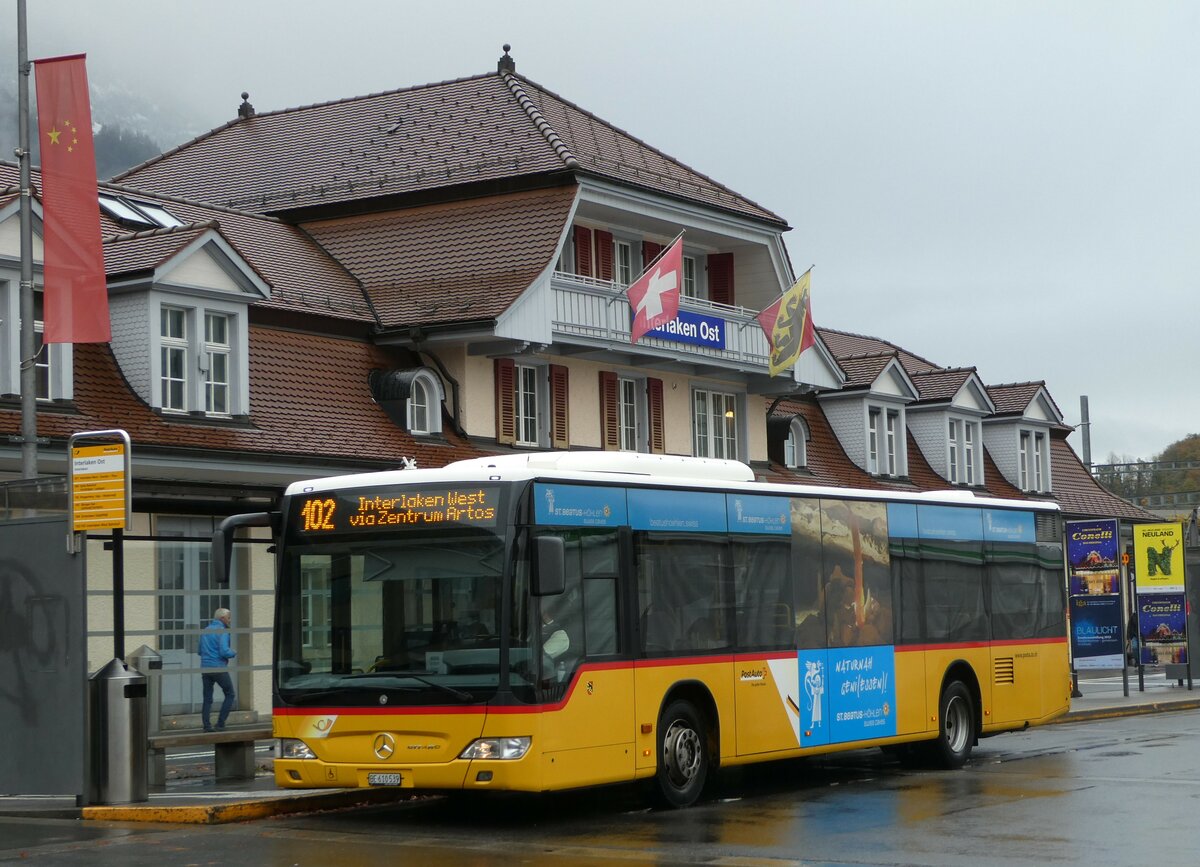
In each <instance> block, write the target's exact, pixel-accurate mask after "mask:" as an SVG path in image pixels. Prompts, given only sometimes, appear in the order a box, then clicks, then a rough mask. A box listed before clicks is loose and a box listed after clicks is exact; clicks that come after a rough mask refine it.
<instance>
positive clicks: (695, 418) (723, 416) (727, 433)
mask: <svg viewBox="0 0 1200 867" xmlns="http://www.w3.org/2000/svg"><path fill="white" fill-rule="evenodd" d="M744 403H745V398H744V396H743V395H740V394H735V393H733V392H728V391H722V390H720V389H716V388H706V387H701V386H697V387H693V388H692V454H693V455H695V456H696V457H698V458H723V459H725V460H734V461H736V460H741V458H740V457H739V449H740V445H741V439H742V432H741V421H742V418H743V416H744V409H743V407H744Z"/></svg>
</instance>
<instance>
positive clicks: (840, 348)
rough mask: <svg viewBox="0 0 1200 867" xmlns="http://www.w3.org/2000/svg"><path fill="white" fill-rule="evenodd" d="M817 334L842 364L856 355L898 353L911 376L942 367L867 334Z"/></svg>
mask: <svg viewBox="0 0 1200 867" xmlns="http://www.w3.org/2000/svg"><path fill="white" fill-rule="evenodd" d="M817 333H818V334H820V335H821V339H822V340H823V341H825V345H826V346H827V347H828V348H829V351H830V352H832V353H833V356H834V358H836V359H837V360H838V362H839V363H840V362H841V360H842V359H843V358H849V357H851V356H855V355H876V354H879V353H892V352H894V353H897V355H898V357H899V359H900V363H901V364H903V365H904V369H905V371H907V372H908V374H909V375H910V376H911V375H912V374H914V373H921V372H923V371H927V370H939V369H940V366H939V365H937V364H934V363H933V362H932V361H929V360H928V359H925V358H922V357H921V356H919V355H913V354H912V353H911V352H909V351H908V350H906V349H904V348H902V347H900V346H897V345H896V344H894V343H889V342H888V341H886V340H881V339H879V338H878V337H868V336H866V335H865V334H853V333H851V332H849V331H838V330H836V329H833V328H817Z"/></svg>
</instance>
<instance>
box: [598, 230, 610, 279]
mask: <svg viewBox="0 0 1200 867" xmlns="http://www.w3.org/2000/svg"><path fill="white" fill-rule="evenodd" d="M596 276H597V277H599V278H600V279H601V280H611V279H612V278H613V240H612V232H604V231H601V230H600V229H597V230H596Z"/></svg>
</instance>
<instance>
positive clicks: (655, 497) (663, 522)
mask: <svg viewBox="0 0 1200 867" xmlns="http://www.w3.org/2000/svg"><path fill="white" fill-rule="evenodd" d="M627 496H628V498H629V526H630V527H632V528H633V529H635V530H684V531H691V532H713V533H724V532H725V531H726V530H727V529H728V527H729V523H728V521H727V520H726V513H725V495H724V494H713V493H709V492H708V491H659V490H655V489H653V488H630V489H629V490H628V492H627Z"/></svg>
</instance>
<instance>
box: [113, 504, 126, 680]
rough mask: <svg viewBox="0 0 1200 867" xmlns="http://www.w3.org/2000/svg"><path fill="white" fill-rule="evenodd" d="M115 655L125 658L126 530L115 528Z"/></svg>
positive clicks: (118, 657) (121, 658)
mask: <svg viewBox="0 0 1200 867" xmlns="http://www.w3.org/2000/svg"><path fill="white" fill-rule="evenodd" d="M112 546H113V548H112V565H113V656H114V657H115V658H117V659H120V660H121V661H124V660H125V531H124V530H122V529H121V528H120V527H116V528H114V529H113V540H112Z"/></svg>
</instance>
